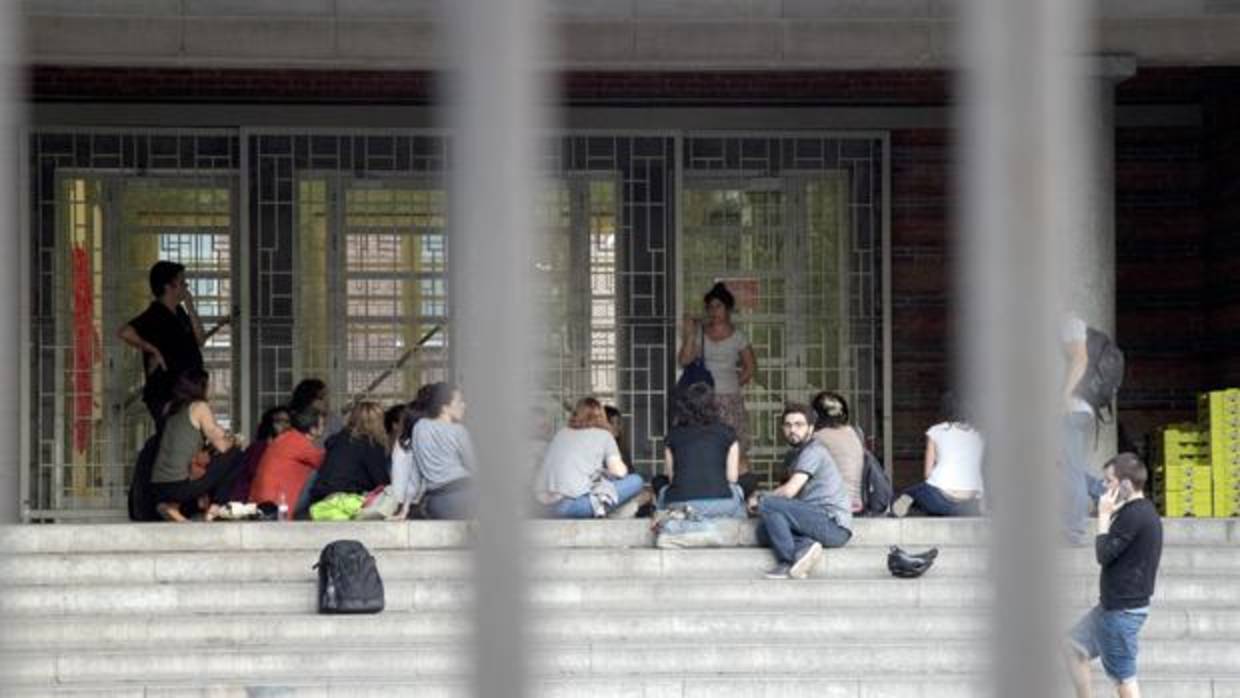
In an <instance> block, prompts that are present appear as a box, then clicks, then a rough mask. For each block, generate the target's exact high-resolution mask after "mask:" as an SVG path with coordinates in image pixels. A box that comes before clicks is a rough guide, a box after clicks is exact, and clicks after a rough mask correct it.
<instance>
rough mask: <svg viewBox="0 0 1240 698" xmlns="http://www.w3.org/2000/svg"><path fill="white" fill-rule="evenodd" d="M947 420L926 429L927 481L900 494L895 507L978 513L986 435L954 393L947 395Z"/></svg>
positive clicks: (901, 511)
mask: <svg viewBox="0 0 1240 698" xmlns="http://www.w3.org/2000/svg"><path fill="white" fill-rule="evenodd" d="M942 413H943V414H942V419H943V421H941V422H939V423H938V424H935V425H934V426H932V427H930V428H929V429H927V430H926V457H925V477H926V481H925V482H922V483H919V484H916V485H913V486H912V487H910V488H908V489H907V490H905V491H904V493H903V494H901V495H900V496H899V497H897V498H896V501H895V503H894V504H892V506H891V509H892V511H893V512H894V513H895V515H896V516H906V515H908V512H909V510H910V509H912V508H913V507H917V509H918V510H919V511H921V512H922V513H925V514H928V515H930V516H978V515H980V514H981V501H982V492H983V488H982V455H983V451H984V449H985V444H984V442H983V440H982V435H981V434H980V433H978V431H977V429H976V428H974V427H973V425H972V424H971V423H970V421H969V417H968V414H967V413H966V411H965V410H964V409H963V408H962V407H961V405H960V403H959V402H958V401H957V400H956V398H955V396H954V395H953V394H952V393H950V392H949V393H947V394H945V395H944V396H943V406H942Z"/></svg>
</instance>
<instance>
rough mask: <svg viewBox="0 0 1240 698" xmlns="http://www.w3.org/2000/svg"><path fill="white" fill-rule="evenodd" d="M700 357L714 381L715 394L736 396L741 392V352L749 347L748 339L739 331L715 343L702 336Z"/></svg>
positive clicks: (733, 331) (734, 330)
mask: <svg viewBox="0 0 1240 698" xmlns="http://www.w3.org/2000/svg"><path fill="white" fill-rule="evenodd" d="M702 338H703V339H705V340H706V341H705V342H704V343H703V350H702V357H703V358H704V359H705V360H706V370H708V371H710V375H711V377H712V378H714V379H715V392H716V393H721V394H723V395H737V394H739V393H740V392H741V383H740V360H741V352H743V351H745V349H747V348H748V347H749V338H748V337H746V336H745V333H744V332H741V331H740V330H739V329H733V330H732V334H731V335H730V336H729V337H728V338H727V339H724V340H720V341H718V342H716V341H715V340H713V339H711V338H710V337H709V336H708V335H705V334H703V335H702Z"/></svg>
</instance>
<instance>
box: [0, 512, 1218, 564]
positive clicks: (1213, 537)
mask: <svg viewBox="0 0 1240 698" xmlns="http://www.w3.org/2000/svg"><path fill="white" fill-rule="evenodd" d="M649 523H650V522H649V521H648V520H639V519H630V520H622V521H612V520H603V521H530V522H529V524H528V529H527V530H528V533H529V540H530V542H531V544H534V545H539V546H552V547H565V548H597V547H605V548H624V547H650V546H651V545H652V544H653V536H652V534H651V533H650V528H649ZM719 525H720V527H721V530H722V531H723V532H724V536H725V538H726V539H728V540H729V542H731V543H732V544H734V545H736V546H741V547H752V546H755V545H756V544H757V540H756V537H755V536H754V527H755V525H756V522H755V520H753V519H750V520H746V521H722V522H720V523H719ZM989 525H990V524H989V521H987V520H986V519H935V518H914V519H857V520H856V525H855V529H854V538H853V541H854V544H864V545H902V546H913V547H916V546H930V545H957V546H971V545H983V544H985V543H986V540H987V531H988V530H989ZM474 527H475V524H474V523H472V522H470V523H463V522H446V521H412V522H372V523H352V522H345V523H312V522H291V523H260V522H241V523H231V522H216V523H210V524H205V523H199V524H86V525H77V524H56V525H49V526H29V525H27V526H3V527H0V555H4V554H21V553H106V552H160V551H165V552H175V551H186V550H197V551H200V552H219V551H241V550H319V549H321V548H322V547H323V546H324V545H326V544H327V543H329V542H331V541H333V540H337V539H340V538H353V539H356V540H360V541H362V542H363V543H365V544H366V545H367V546H368V547H370V548H372V549H375V550H385V549H427V548H460V547H467V546H468V545H469V544H470V541H471V540H473V529H474ZM1164 528H1165V539H1164V541H1165V544H1166V546H1167V547H1168V548H1172V547H1176V546H1181V545H1228V544H1238V543H1240V519H1166V520H1164Z"/></svg>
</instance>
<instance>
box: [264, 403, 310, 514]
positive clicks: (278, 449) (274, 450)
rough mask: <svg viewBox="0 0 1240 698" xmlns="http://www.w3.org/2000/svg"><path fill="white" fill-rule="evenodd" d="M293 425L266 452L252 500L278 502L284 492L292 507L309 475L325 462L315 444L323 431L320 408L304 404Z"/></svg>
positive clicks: (292, 420) (291, 421) (292, 416)
mask: <svg viewBox="0 0 1240 698" xmlns="http://www.w3.org/2000/svg"><path fill="white" fill-rule="evenodd" d="M290 426H291V428H290V429H288V430H287V431H285V432H284V433H282V434H280V435H279V436H277V437H276V438H275V440H274V441H272V442H271V444H270V445H268V446H267V450H266V451H264V452H263V457H262V460H260V461H259V462H258V471H257V472H256V473H255V474H254V484H253V485H251V487H250V501H251V502H255V503H257V504H262V503H264V502H274V503H277V504H278V503H279V502H280V498H281V495H283V498H284V502H285V503H286V504H287V505H288V507H289V509H290V510H291V509H292V508H293V507H294V506H296V504H297V500H298V498H299V497H300V496H301V491H302V489H303V488H304V487H305V486H306V481H307V480H308V479H309V478H310V475H311V474H312V473H314V472H315V471H317V470H318V469H319V466H320V465H322V464H323V455H324V451H323V449H322V448H320V447H319V446H317V445H316V443H315V442H316V441H317V439H318V437H319V436H320V435H321V434H322V432H323V415H322V413H321V412H319V410H318V408H316V407H305V408H303V409H302V410H300V411H297V412H294V413H293V414H292V415H290Z"/></svg>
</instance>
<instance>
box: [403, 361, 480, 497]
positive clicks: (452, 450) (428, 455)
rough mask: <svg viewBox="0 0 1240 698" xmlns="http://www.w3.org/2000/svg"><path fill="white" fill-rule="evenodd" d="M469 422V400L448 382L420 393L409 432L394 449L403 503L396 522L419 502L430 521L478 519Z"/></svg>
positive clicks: (411, 413)
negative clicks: (467, 423)
mask: <svg viewBox="0 0 1240 698" xmlns="http://www.w3.org/2000/svg"><path fill="white" fill-rule="evenodd" d="M464 418H465V396H464V395H463V394H462V393H461V391H460V389H458V388H456V387H454V386H452V385H450V384H448V383H431V384H430V385H424V386H422V387H421V388H420V389H419V390H418V394H417V397H415V398H414V399H413V402H412V403H410V404H409V414H408V417H407V419H406V422H405V429H404V432H403V433H402V434H401V436H400V438H399V439H397V441H396V445H395V446H394V447H393V448H392V488H393V490H394V491H395V493H396V497H397V498H398V499H399V500H400V502H401V506H400V511H398V512H397V514H396V516H395V517H394V518H404V517H405V516H407V515H408V513H409V510H410V509H411V508H412V507H413V506H414V505H415V504H418V503H419V502H420V503H421V504H422V509H423V512H424V513H425V514H426V517H427V518H430V519H468V518H472V517H473V515H474V504H475V499H476V493H475V491H474V487H473V473H474V448H473V443H472V442H471V441H470V438H469V432H468V431H466V430H465V427H464V426H463V425H462V424H461V420H463V419H464Z"/></svg>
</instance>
